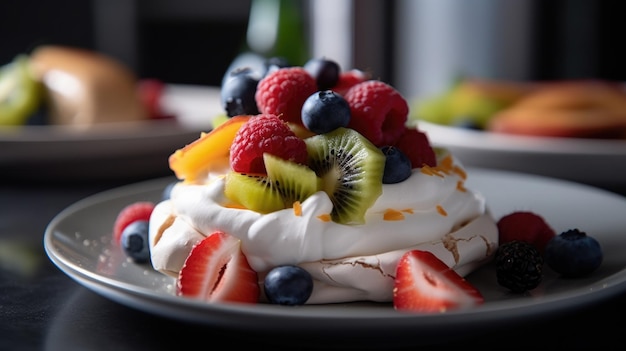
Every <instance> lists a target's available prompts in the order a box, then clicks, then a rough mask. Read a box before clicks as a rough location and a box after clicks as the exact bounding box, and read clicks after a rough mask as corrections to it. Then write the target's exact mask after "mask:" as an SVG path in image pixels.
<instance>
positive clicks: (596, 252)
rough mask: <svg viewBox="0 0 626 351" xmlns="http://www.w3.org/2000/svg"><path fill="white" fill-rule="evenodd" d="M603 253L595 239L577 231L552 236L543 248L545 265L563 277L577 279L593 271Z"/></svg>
mask: <svg viewBox="0 0 626 351" xmlns="http://www.w3.org/2000/svg"><path fill="white" fill-rule="evenodd" d="M602 259H603V253H602V248H601V247H600V244H599V243H598V241H597V240H596V239H594V238H593V237H590V236H588V235H587V233H585V232H583V231H580V230H578V229H570V230H567V231H565V232H563V233H561V234H559V235H556V236H554V237H553V238H552V239H550V241H548V244H547V245H546V248H545V261H546V264H547V265H548V266H549V267H550V268H552V270H554V271H555V272H557V273H559V274H561V275H562V276H564V277H570V278H574V277H579V276H583V275H587V274H589V273H591V272H593V271H595V270H596V269H597V268H598V267H599V266H600V264H601V263H602Z"/></svg>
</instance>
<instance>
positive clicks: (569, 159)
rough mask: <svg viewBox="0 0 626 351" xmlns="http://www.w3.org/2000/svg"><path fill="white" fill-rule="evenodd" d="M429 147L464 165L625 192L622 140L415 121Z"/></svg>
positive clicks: (625, 154)
mask: <svg viewBox="0 0 626 351" xmlns="http://www.w3.org/2000/svg"><path fill="white" fill-rule="evenodd" d="M418 126H419V128H420V129H421V130H423V131H425V132H426V133H428V137H429V139H430V141H431V143H432V144H433V145H437V146H444V147H447V148H448V149H450V150H451V151H452V153H453V154H454V155H455V156H457V157H458V158H459V159H460V160H461V162H463V164H464V165H465V166H472V167H484V168H494V169H502V170H509V171H516V172H527V173H532V174H539V175H545V176H549V177H556V178H560V179H566V180H572V181H576V182H581V183H585V184H589V185H594V186H600V187H603V188H611V189H622V188H623V189H626V140H600V139H574V138H554V137H533V136H516V135H504V134H497V133H490V132H483V131H476V130H470V129H463V128H458V127H450V126H444V125H438V124H434V123H429V122H426V121H419V122H418Z"/></svg>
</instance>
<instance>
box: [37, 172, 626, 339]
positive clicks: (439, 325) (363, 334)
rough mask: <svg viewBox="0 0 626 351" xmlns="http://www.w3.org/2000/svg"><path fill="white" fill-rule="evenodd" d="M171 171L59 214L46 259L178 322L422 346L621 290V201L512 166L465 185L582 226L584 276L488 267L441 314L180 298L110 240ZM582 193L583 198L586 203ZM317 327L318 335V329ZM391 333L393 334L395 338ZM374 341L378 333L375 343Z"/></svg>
mask: <svg viewBox="0 0 626 351" xmlns="http://www.w3.org/2000/svg"><path fill="white" fill-rule="evenodd" d="M172 180H173V178H164V179H156V180H152V181H146V182H142V183H138V184H133V185H128V186H124V187H121V188H117V189H113V190H110V191H107V192H104V193H100V194H97V195H94V196H91V197H89V198H86V199H84V200H82V201H79V202H77V203H75V204H74V205H72V206H70V207H68V208H67V209H65V210H64V211H63V212H61V213H59V214H58V215H57V216H56V217H55V218H54V219H53V220H52V221H51V223H50V224H49V225H48V227H47V229H46V231H45V237H44V246H45V250H46V253H47V254H48V256H49V258H50V259H51V260H52V262H54V264H56V265H57V266H58V267H59V268H60V269H61V270H62V271H63V272H65V273H66V274H67V275H68V276H70V277H71V278H73V279H75V280H76V281H77V282H79V283H80V284H82V285H84V286H86V287H87V288H89V289H92V290H93V291H95V292H97V293H98V294H101V295H103V296H106V297H108V298H110V299H112V300H114V301H117V302H119V303H122V304H125V305H128V306H131V307H134V308H137V309H139V310H143V311H147V312H149V313H153V314H157V315H162V316H167V317H171V318H174V319H179V320H184V321H191V322H197V323H203V324H208V325H214V326H219V327H224V328H229V329H235V330H246V331H249V332H260V333H272V332H280V333H296V334H297V333H300V334H301V335H308V336H314V335H318V334H319V336H320V338H321V337H322V336H323V337H324V338H329V340H330V339H332V337H338V336H343V337H349V336H355V335H359V336H360V338H361V339H360V340H361V341H363V342H376V341H377V338H381V340H382V338H383V337H384V339H385V340H386V341H385V342H386V345H388V346H390V344H389V343H390V342H393V341H394V340H395V341H398V342H399V341H402V342H404V343H406V342H408V343H428V342H431V341H432V342H434V341H436V338H439V337H440V336H441V335H442V334H444V335H446V337H454V336H462V335H464V334H466V333H473V332H478V333H480V331H481V330H485V329H484V328H485V327H486V326H489V325H491V326H494V325H496V323H497V325H498V326H503V325H507V323H508V322H514V321H515V322H518V321H523V320H526V319H527V318H537V317H538V316H540V315H547V314H554V313H558V312H561V311H564V310H571V309H575V308H578V307H581V306H585V305H586V304H590V303H592V302H596V301H598V300H601V299H604V298H607V297H610V296H613V295H616V294H619V293H622V292H623V291H625V290H626V256H624V255H623V253H624V252H626V237H624V235H623V229H624V228H626V216H624V213H626V198H624V197H621V196H618V195H615V194H613V193H610V192H606V191H603V190H599V189H596V188H592V187H589V186H585V185H580V184H576V183H570V182H565V181H559V180H554V179H550V178H545V177H540V176H531V175H523V174H519V173H513V172H504V171H495V170H483V169H469V179H468V186H469V187H471V188H472V189H477V190H479V191H480V192H482V193H483V194H484V195H485V196H486V197H487V199H488V201H489V204H490V208H491V209H492V212H493V214H494V216H495V217H496V218H500V217H501V216H502V215H504V214H507V213H510V212H512V211H515V210H532V211H536V212H537V213H540V214H541V215H543V216H544V218H545V219H546V220H547V221H548V222H549V223H550V224H551V225H552V226H553V227H554V229H555V230H557V231H559V232H561V231H564V230H567V229H571V228H575V227H577V228H579V229H581V230H584V231H586V232H587V233H588V234H589V235H591V236H593V237H595V238H596V239H598V241H599V242H600V244H601V246H602V248H603V250H604V255H605V256H604V261H603V264H602V266H601V267H600V268H599V269H598V270H597V271H596V272H594V274H593V275H592V276H590V277H587V278H584V279H569V280H567V279H561V278H559V277H557V276H556V275H555V274H554V273H551V271H549V270H548V269H546V272H545V276H544V279H543V281H542V283H541V285H540V286H539V287H538V288H536V289H534V290H533V291H532V292H531V293H529V294H527V295H515V294H511V293H508V292H507V291H506V289H503V288H501V287H499V286H498V285H497V283H496V278H495V270H494V267H493V266H491V265H487V266H484V267H483V268H481V269H480V270H478V271H476V272H474V273H472V274H470V275H469V276H468V280H470V281H471V282H472V283H473V284H475V285H476V286H477V287H478V288H479V289H480V291H481V292H482V293H483V295H484V296H485V299H486V302H485V304H484V305H483V306H480V307H477V308H472V309H468V310H462V311H450V312H447V313H444V314H435V315H418V314H406V313H399V312H397V311H395V310H394V309H393V308H392V306H391V305H390V304H375V303H353V304H336V305H319V306H297V307H290V306H275V305H267V304H258V305H236V304H208V303H202V302H197V301H192V300H190V299H186V298H182V297H177V296H175V295H174V294H173V289H174V285H173V284H174V281H173V280H172V279H171V278H168V277H165V276H164V275H162V274H160V273H157V272H156V271H154V270H153V269H152V268H151V266H150V265H149V264H144V265H138V264H135V263H133V262H131V261H129V260H128V259H126V258H125V256H124V254H123V252H122V251H121V249H120V248H119V246H117V245H113V244H112V243H111V240H110V238H111V231H112V225H113V221H114V219H115V217H116V216H117V213H118V212H119V211H120V209H121V208H122V207H124V206H126V205H127V204H129V203H131V202H133V201H138V200H151V201H158V200H159V199H160V198H161V192H162V189H163V188H164V187H165V186H166V185H167V184H168V183H169V182H171V181H172ZM583 199H584V200H583ZM316 333H318V334H316ZM394 338H395V339H394ZM379 341H380V340H379Z"/></svg>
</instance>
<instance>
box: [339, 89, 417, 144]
mask: <svg viewBox="0 0 626 351" xmlns="http://www.w3.org/2000/svg"><path fill="white" fill-rule="evenodd" d="M345 99H346V101H348V104H349V105H350V113H351V115H352V117H351V119H350V123H349V124H348V127H349V128H352V129H354V130H356V131H357V132H359V133H361V134H362V135H363V136H365V137H366V138H367V139H369V140H370V141H371V142H372V143H373V144H374V145H376V146H378V147H381V146H385V145H394V144H395V143H396V141H398V138H399V137H400V136H401V135H402V133H404V128H405V127H404V124H405V123H406V121H407V116H408V113H409V105H408V104H407V102H406V100H405V99H404V97H402V95H400V93H399V92H398V91H397V90H396V89H394V88H393V87H392V86H391V85H389V84H387V83H384V82H381V81H378V80H369V81H366V82H363V83H359V84H357V85H355V86H353V87H352V88H350V90H348V92H347V93H346V95H345Z"/></svg>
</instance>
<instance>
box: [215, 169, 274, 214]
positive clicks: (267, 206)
mask: <svg viewBox="0 0 626 351" xmlns="http://www.w3.org/2000/svg"><path fill="white" fill-rule="evenodd" d="M224 195H225V196H226V197H227V198H228V199H230V200H231V201H233V202H235V203H237V204H240V205H241V206H243V207H245V208H247V209H250V210H253V211H256V212H260V213H270V212H274V211H278V210H282V209H283V208H285V203H284V201H283V197H282V195H281V194H280V190H279V189H278V187H277V186H276V185H275V184H274V183H273V182H272V180H271V179H269V178H268V177H266V176H265V175H262V174H246V173H239V172H235V171H230V172H228V173H227V174H226V181H225V184H224Z"/></svg>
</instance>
